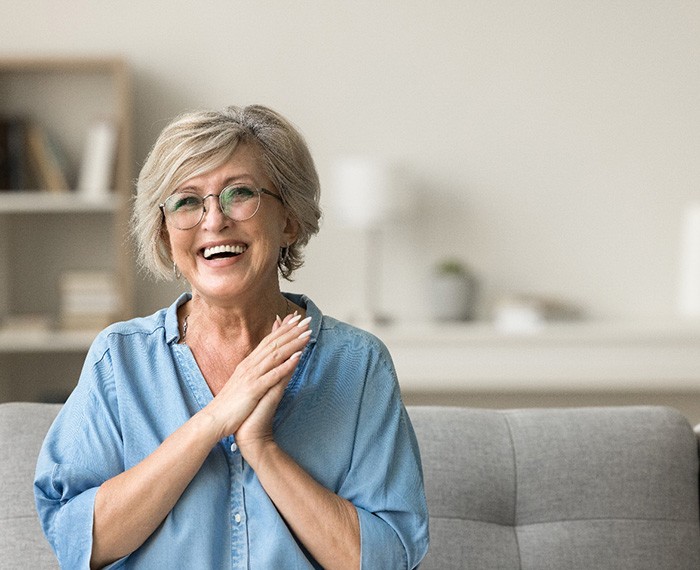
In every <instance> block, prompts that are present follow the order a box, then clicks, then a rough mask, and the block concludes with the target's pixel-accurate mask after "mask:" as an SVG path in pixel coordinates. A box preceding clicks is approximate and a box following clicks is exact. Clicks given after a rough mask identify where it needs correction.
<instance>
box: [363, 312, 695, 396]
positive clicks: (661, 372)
mask: <svg viewBox="0 0 700 570" xmlns="http://www.w3.org/2000/svg"><path fill="white" fill-rule="evenodd" d="M373 332H374V333H375V334H377V336H379V338H381V339H382V340H383V341H384V343H385V344H386V345H387V347H388V348H389V351H390V352H391V355H392V358H393V360H394V363H395V366H396V370H397V373H398V377H399V383H400V385H401V387H402V390H404V391H405V392H438V393H447V392H474V393H476V392H481V393H541V392H558V393H562V392H565V393H573V392H584V393H585V392H631V391H634V392H657V393H661V392H697V393H698V394H700V323H698V322H683V321H677V322H666V323H658V322H654V323H649V322H644V323H633V322H620V323H595V322H579V323H566V324H551V325H548V326H545V327H543V328H542V329H541V330H539V331H537V332H533V333H531V334H517V335H515V334H507V333H503V332H500V331H498V330H497V329H496V328H495V327H494V326H493V325H490V324H479V323H476V324H466V325H436V324H432V323H427V324H420V323H417V324H414V325H411V326H394V327H384V328H376V329H374V330H373Z"/></svg>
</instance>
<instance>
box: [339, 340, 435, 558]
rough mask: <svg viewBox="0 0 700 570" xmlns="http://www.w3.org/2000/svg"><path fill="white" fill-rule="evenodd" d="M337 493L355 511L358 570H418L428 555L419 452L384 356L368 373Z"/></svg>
mask: <svg viewBox="0 0 700 570" xmlns="http://www.w3.org/2000/svg"><path fill="white" fill-rule="evenodd" d="M340 494H341V495H342V496H344V497H346V498H347V499H348V500H350V501H351V502H352V503H353V504H354V505H355V507H356V508H357V512H358V517H359V521H360V540H361V550H362V568H367V569H371V568H392V569H398V568H406V569H411V568H415V567H417V566H418V564H419V563H420V561H421V560H422V559H423V557H424V556H425V554H426V553H427V550H428V509H427V505H426V501H425V492H424V489H423V474H422V468H421V462H420V453H419V450H418V443H417V441H416V437H415V434H414V432H413V427H412V426H411V423H410V420H409V418H408V414H407V413H406V410H405V408H404V406H403V404H402V402H401V397H400V393H399V387H398V383H397V380H396V374H395V372H394V368H393V365H392V363H391V360H390V358H389V356H388V353H386V352H385V353H384V354H382V355H381V356H380V357H379V358H378V359H377V360H376V361H375V362H373V363H372V364H371V366H370V369H369V370H368V374H367V377H366V381H365V386H364V390H363V394H362V402H361V408H360V414H359V421H358V424H357V429H356V434H355V442H354V448H353V459H352V465H351V468H350V470H349V472H348V476H347V478H346V480H345V481H344V483H343V486H342V489H341V490H340Z"/></svg>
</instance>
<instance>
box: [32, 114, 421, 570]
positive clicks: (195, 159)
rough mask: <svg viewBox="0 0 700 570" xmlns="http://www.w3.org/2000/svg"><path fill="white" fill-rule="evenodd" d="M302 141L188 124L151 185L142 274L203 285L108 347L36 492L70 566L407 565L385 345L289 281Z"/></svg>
mask: <svg viewBox="0 0 700 570" xmlns="http://www.w3.org/2000/svg"><path fill="white" fill-rule="evenodd" d="M319 218H320V209H319V182H318V176H317V174H316V170H315V167H314V164H313V161H312V159H311V156H310V154H309V151H308V149H307V147H306V144H305V142H304V140H303V138H302V136H301V135H300V134H299V133H298V132H297V130H296V129H295V128H294V127H293V126H292V125H291V124H290V123H289V122H288V121H287V120H286V119H284V118H283V117H281V116H280V115H279V114H277V113H276V112H274V111H272V110H270V109H268V108H265V107H262V106H251V107H246V108H238V107H229V108H227V109H225V110H223V111H221V112H209V111H207V112H197V113H191V114H187V115H183V116H182V117H180V118H178V119H176V120H175V121H174V122H173V123H172V124H170V125H169V126H168V127H166V128H165V129H164V131H163V132H162V133H161V135H160V137H159V138H158V140H157V141H156V143H155V146H154V148H153V150H152V151H151V154H150V155H149V157H148V159H147V161H146V163H145V165H144V167H143V169H142V171H141V174H140V176H139V181H138V188H137V196H136V202H135V212H134V217H133V228H134V234H135V236H136V238H137V242H138V246H139V254H140V260H141V262H142V264H143V265H144V266H145V267H146V268H147V269H149V270H150V271H151V272H153V273H155V274H156V275H157V276H160V277H172V276H173V275H174V274H176V275H177V276H180V275H182V277H184V278H185V279H186V280H187V282H188V283H189V285H190V288H191V293H186V294H183V295H182V296H181V297H180V298H179V299H177V300H176V301H175V302H174V303H173V304H172V305H171V306H170V307H169V308H167V309H163V310H161V311H159V312H157V313H155V314H154V315H152V316H150V317H146V318H139V319H133V320H131V321H128V322H123V323H117V324H114V325H112V326H110V327H108V328H107V329H106V330H104V331H103V332H102V333H100V335H98V337H97V339H96V340H95V342H94V344H93V345H92V347H91V349H90V351H89V354H88V357H87V360H86V362H85V365H84V368H83V371H82V374H81V376H80V380H79V382H78V385H77V387H76V389H75V390H74V392H73V393H72V394H71V396H70V398H69V399H68V401H67V402H66V404H65V406H64V407H63V409H62V410H61V412H60V413H59V415H58V417H57V419H56V421H55V423H54V424H53V426H52V427H51V429H50V431H49V433H48V435H47V437H46V440H45V442H44V445H43V447H42V450H41V453H40V456H39V460H38V464H37V471H36V480H35V495H36V503H37V508H38V511H39V515H40V519H41V523H42V526H43V529H44V532H45V534H46V536H47V538H48V539H49V541H50V542H51V544H52V546H53V548H54V550H55V552H56V554H57V557H58V559H59V561H60V563H61V565H62V566H63V567H65V568H87V567H93V568H99V567H105V566H107V565H112V567H115V568H116V567H123V568H198V569H199V568H202V569H204V568H206V569H221V568H262V569H278V568H280V569H282V568H284V569H287V568H293V569H301V568H319V567H323V568H342V569H348V568H358V567H361V568H369V569H382V570H384V569H394V568H413V567H415V566H417V565H418V563H419V562H420V561H421V559H422V558H423V556H424V555H425V553H426V551H427V546H428V528H427V509H426V504H425V497H424V492H423V482H422V473H421V465H420V457H419V453H418V448H417V444H416V440H415V436H414V434H413V430H412V428H411V424H410V422H409V419H408V417H407V415H406V411H405V409H404V407H403V405H402V403H401V398H400V394H399V389H398V386H397V381H396V375H395V372H394V369H393V365H392V362H391V358H390V356H389V354H388V353H387V350H386V348H385V347H384V346H383V345H382V344H381V342H379V341H378V340H377V339H376V338H374V337H373V336H371V335H369V334H368V333H365V332H363V331H361V330H358V329H356V328H353V327H351V326H349V325H347V324H344V323H341V322H339V321H337V320H334V319H332V318H330V317H328V316H325V315H323V314H322V313H321V311H320V310H319V309H318V307H316V305H314V303H313V302H312V301H311V300H310V299H308V298H307V297H305V296H302V295H292V294H282V293H281V291H280V284H279V276H280V275H281V276H283V277H285V278H289V277H290V275H291V274H292V272H293V271H294V270H295V269H297V268H299V267H300V266H301V264H302V250H303V247H304V246H305V245H306V244H307V242H308V240H309V238H310V236H311V235H313V234H314V233H316V232H317V231H318V221H319Z"/></svg>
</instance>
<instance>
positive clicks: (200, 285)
mask: <svg viewBox="0 0 700 570" xmlns="http://www.w3.org/2000/svg"><path fill="white" fill-rule="evenodd" d="M234 183H236V184H246V185H250V186H253V187H254V188H265V189H267V190H269V191H270V192H273V193H275V194H278V195H279V192H278V191H277V188H275V187H274V185H273V184H272V181H271V180H270V179H269V178H268V177H267V176H266V175H265V173H264V170H263V168H262V165H261V163H260V159H259V150H258V148H257V147H256V146H255V145H252V144H240V145H239V146H238V147H237V148H236V150H235V151H234V154H233V155H232V156H231V158H230V159H229V160H228V162H225V163H224V164H222V165H221V166H219V167H218V168H216V169H214V170H212V171H210V172H208V173H206V174H203V175H200V176H195V177H193V178H190V179H189V180H186V181H185V182H184V183H183V184H181V185H180V186H179V187H178V188H177V189H176V190H177V191H183V190H187V191H189V192H194V193H196V194H199V195H200V196H202V197H204V196H207V195H208V194H216V195H218V194H219V193H220V192H221V191H222V190H223V189H224V188H225V187H226V186H228V185H230V184H234ZM205 205H206V213H205V215H204V218H203V219H202V221H201V222H200V223H199V225H197V226H195V227H194V228H192V229H189V230H179V229H177V228H175V227H173V226H172V225H171V224H169V223H166V225H167V230H168V238H169V243H170V248H171V253H172V257H173V261H174V262H175V263H176V264H177V266H178V268H179V270H180V271H181V272H182V275H183V276H184V277H185V278H186V279H187V281H188V282H189V283H190V285H191V286H192V292H193V294H195V295H200V296H201V297H203V298H205V299H207V300H208V301H209V302H211V303H214V304H218V305H226V304H230V302H231V301H235V302H240V301H242V300H246V299H247V298H249V299H251V300H252V299H256V298H257V299H261V300H262V299H265V298H266V295H270V294H272V293H275V292H277V291H278V290H279V282H278V277H277V259H278V256H279V250H280V247H284V246H285V245H287V244H289V243H291V242H293V241H294V239H295V237H296V232H295V229H296V225H295V224H294V223H293V222H292V221H291V220H290V219H289V218H288V217H287V214H286V211H285V209H284V206H283V205H282V204H281V203H280V201H279V200H277V199H275V198H274V197H271V196H267V195H265V194H262V195H261V197H260V208H259V209H258V211H257V213H256V214H255V215H254V216H253V217H252V218H250V219H248V220H245V221H242V222H235V221H233V220H232V219H231V218H228V217H227V216H225V215H224V214H223V213H222V212H221V209H220V208H219V203H218V199H217V198H215V197H209V198H207V200H206V204H205ZM221 245H230V246H236V247H235V248H234V251H240V252H241V253H236V254H235V255H231V254H230V253H229V254H227V255H222V254H214V255H211V252H210V251H209V248H212V247H215V246H221Z"/></svg>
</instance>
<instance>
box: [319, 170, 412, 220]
mask: <svg viewBox="0 0 700 570" xmlns="http://www.w3.org/2000/svg"><path fill="white" fill-rule="evenodd" d="M396 186H397V184H396V179H395V176H394V172H393V169H392V167H391V165H390V164H389V163H388V162H386V161H384V160H382V159H378V158H373V157H367V156H346V157H342V158H338V159H336V160H335V161H334V163H333V169H332V176H331V187H330V195H331V196H330V197H331V201H330V206H331V208H332V209H333V212H334V214H335V216H336V217H337V218H338V220H339V221H340V222H341V223H342V224H344V225H346V226H348V227H352V228H371V227H376V226H378V225H380V224H381V223H382V222H385V221H386V220H387V219H389V218H390V217H391V216H392V215H393V214H394V213H395V212H396V211H397V209H398V208H400V206H401V202H400V197H399V196H398V195H397V194H398V192H397V188H396Z"/></svg>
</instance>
